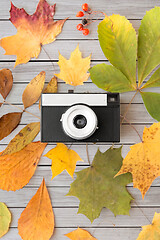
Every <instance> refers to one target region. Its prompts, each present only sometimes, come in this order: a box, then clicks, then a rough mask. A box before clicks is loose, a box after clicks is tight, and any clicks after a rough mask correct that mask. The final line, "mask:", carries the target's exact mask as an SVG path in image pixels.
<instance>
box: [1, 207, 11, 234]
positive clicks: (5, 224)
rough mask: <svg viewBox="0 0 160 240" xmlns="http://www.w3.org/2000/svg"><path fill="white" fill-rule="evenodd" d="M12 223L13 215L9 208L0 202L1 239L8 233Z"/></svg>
mask: <svg viewBox="0 0 160 240" xmlns="http://www.w3.org/2000/svg"><path fill="white" fill-rule="evenodd" d="M10 223H11V213H10V211H9V210H8V208H7V206H6V205H5V204H4V203H2V202H0V238H1V237H3V236H4V235H5V234H6V233H7V232H8V230H9V225H10Z"/></svg>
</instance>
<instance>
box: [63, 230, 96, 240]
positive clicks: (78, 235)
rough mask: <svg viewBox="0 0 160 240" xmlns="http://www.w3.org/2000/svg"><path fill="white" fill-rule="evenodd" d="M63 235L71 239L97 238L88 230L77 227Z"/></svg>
mask: <svg viewBox="0 0 160 240" xmlns="http://www.w3.org/2000/svg"><path fill="white" fill-rule="evenodd" d="M65 236H66V237H68V238H70V239H71V240H97V239H96V238H94V237H92V236H91V234H90V233H89V232H87V231H86V230H84V229H81V228H78V229H77V230H75V231H73V232H70V233H68V234H66V235H65Z"/></svg>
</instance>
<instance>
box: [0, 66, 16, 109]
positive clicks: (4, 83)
mask: <svg viewBox="0 0 160 240" xmlns="http://www.w3.org/2000/svg"><path fill="white" fill-rule="evenodd" d="M12 86H13V75H12V72H11V71H10V70H9V69H6V68H4V69H2V70H0V94H1V95H2V97H3V99H6V97H7V96H8V94H9V93H10V91H11V89H12ZM1 105H2V103H0V106H1Z"/></svg>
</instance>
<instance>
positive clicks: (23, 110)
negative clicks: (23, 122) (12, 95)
mask: <svg viewBox="0 0 160 240" xmlns="http://www.w3.org/2000/svg"><path fill="white" fill-rule="evenodd" d="M4 103H6V104H8V105H10V106H13V107H15V108H18V109H19V110H21V111H22V112H26V113H28V114H30V115H32V116H34V117H36V118H38V119H40V117H38V116H37V115H35V114H33V113H31V112H29V111H27V110H25V109H23V108H21V107H18V106H16V105H13V104H12V103H9V102H7V101H5V100H4Z"/></svg>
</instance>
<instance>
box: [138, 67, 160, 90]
mask: <svg viewBox="0 0 160 240" xmlns="http://www.w3.org/2000/svg"><path fill="white" fill-rule="evenodd" d="M149 87H160V68H158V69H157V70H156V71H155V72H154V74H153V75H152V76H151V78H150V79H149V80H148V81H147V82H146V83H145V84H144V86H143V87H142V88H149Z"/></svg>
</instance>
